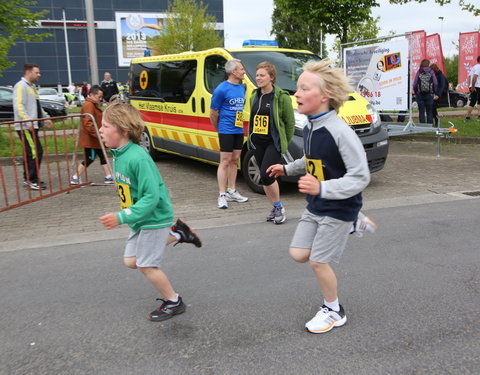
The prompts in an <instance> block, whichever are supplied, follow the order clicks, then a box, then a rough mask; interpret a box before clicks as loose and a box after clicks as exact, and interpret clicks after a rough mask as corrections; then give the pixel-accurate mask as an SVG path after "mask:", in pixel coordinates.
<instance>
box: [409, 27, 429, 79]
mask: <svg viewBox="0 0 480 375" xmlns="http://www.w3.org/2000/svg"><path fill="white" fill-rule="evenodd" d="M426 39H427V33H426V32H425V31H424V30H419V31H413V34H412V36H411V37H410V43H411V44H412V47H411V51H412V56H410V64H412V76H411V77H410V80H411V86H410V87H413V81H414V80H415V76H416V74H417V71H418V69H420V63H421V62H422V60H423V59H424V58H425V56H426V55H427V51H426V50H427V48H426Z"/></svg>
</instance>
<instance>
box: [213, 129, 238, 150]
mask: <svg viewBox="0 0 480 375" xmlns="http://www.w3.org/2000/svg"><path fill="white" fill-rule="evenodd" d="M243 138H244V136H243V134H220V133H219V134H218V142H219V143H220V151H221V152H232V151H233V150H241V149H242V148H243Z"/></svg>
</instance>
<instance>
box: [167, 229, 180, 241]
mask: <svg viewBox="0 0 480 375" xmlns="http://www.w3.org/2000/svg"><path fill="white" fill-rule="evenodd" d="M170 234H171V235H172V236H173V237H175V238H176V239H177V241H180V239H181V238H182V236H180V233H177V232H174V231H173V230H170Z"/></svg>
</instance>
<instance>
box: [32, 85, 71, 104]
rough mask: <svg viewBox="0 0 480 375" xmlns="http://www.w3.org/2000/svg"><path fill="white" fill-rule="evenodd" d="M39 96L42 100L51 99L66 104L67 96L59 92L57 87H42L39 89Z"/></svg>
mask: <svg viewBox="0 0 480 375" xmlns="http://www.w3.org/2000/svg"><path fill="white" fill-rule="evenodd" d="M38 96H39V97H40V99H41V100H51V101H54V102H59V103H62V104H65V96H64V95H63V93H59V92H58V91H57V90H56V89H54V88H50V87H40V88H39V89H38Z"/></svg>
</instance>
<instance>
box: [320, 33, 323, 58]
mask: <svg viewBox="0 0 480 375" xmlns="http://www.w3.org/2000/svg"><path fill="white" fill-rule="evenodd" d="M322 36H323V35H322V29H321V28H320V58H321V59H323V40H322Z"/></svg>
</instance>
